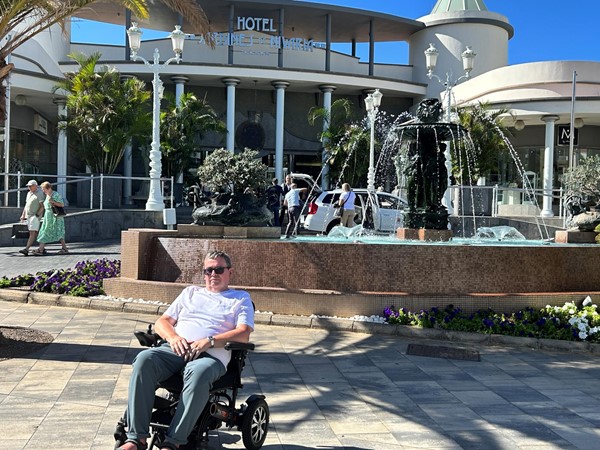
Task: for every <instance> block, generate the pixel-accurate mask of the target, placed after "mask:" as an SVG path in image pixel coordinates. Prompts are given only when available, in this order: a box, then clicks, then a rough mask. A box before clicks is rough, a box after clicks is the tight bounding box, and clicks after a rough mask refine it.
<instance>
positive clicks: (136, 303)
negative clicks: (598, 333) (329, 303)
mask: <svg viewBox="0 0 600 450" xmlns="http://www.w3.org/2000/svg"><path fill="white" fill-rule="evenodd" d="M0 301H11V302H17V303H28V304H33V305H45V306H65V307H70V308H82V309H95V310H102V311H115V312H126V313H136V314H153V315H157V316H158V315H161V314H162V313H163V312H164V311H166V309H167V308H168V306H169V305H168V304H165V303H162V302H149V301H146V300H143V299H122V298H115V297H109V296H95V297H73V296H70V295H60V294H49V293H45V292H30V291H23V290H19V289H0ZM381 320H382V318H381V317H378V316H370V317H367V316H355V317H352V318H340V317H328V316H315V315H312V316H297V315H285V314H273V313H271V312H260V311H257V312H256V314H255V317H254V321H255V323H257V324H262V325H276V326H284V327H299V328H314V329H325V330H330V331H349V332H355V333H365V334H383V335H389V336H402V337H408V338H414V339H432V340H438V341H449V342H455V343H460V344H463V345H490V346H494V345H502V346H510V347H520V348H529V349H531V350H548V351H566V352H578V353H581V352H588V353H593V354H600V343H592V342H580V341H576V342H573V341H562V340H558V339H538V338H530V337H517V336H504V335H499V334H480V333H468V332H464V331H452V330H439V329H434V328H418V327H415V326H409V325H390V324H388V323H385V322H381Z"/></svg>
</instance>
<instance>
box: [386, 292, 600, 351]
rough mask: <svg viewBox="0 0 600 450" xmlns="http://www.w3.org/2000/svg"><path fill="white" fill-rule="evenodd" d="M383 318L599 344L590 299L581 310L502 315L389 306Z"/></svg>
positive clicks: (599, 323)
mask: <svg viewBox="0 0 600 450" xmlns="http://www.w3.org/2000/svg"><path fill="white" fill-rule="evenodd" d="M383 315H384V317H385V319H386V321H387V322H389V323H391V324H400V325H414V326H420V327H423V328H441V329H445V330H455V331H469V332H475V333H488V334H503V335H508V336H525V337H535V338H547V339H561V340H568V341H590V342H600V314H599V313H598V311H597V306H596V305H595V304H593V303H592V300H591V299H590V298H589V297H586V299H585V300H584V301H583V304H582V306H581V307H578V306H577V305H575V303H572V302H568V303H565V304H564V305H563V306H550V305H547V306H546V307H545V308H541V309H539V310H535V309H533V308H525V309H524V310H522V311H518V312H516V313H512V314H499V313H496V312H494V311H493V310H491V309H485V310H479V311H477V312H475V313H473V314H466V313H464V312H463V311H462V310H461V309H460V308H455V307H454V306H453V305H448V306H447V307H446V308H444V309H439V308H431V309H430V310H427V311H425V310H421V311H419V312H418V313H413V312H409V311H407V310H406V309H405V308H402V309H401V310H396V309H395V308H394V307H393V306H390V307H388V308H386V309H385V310H384V312H383Z"/></svg>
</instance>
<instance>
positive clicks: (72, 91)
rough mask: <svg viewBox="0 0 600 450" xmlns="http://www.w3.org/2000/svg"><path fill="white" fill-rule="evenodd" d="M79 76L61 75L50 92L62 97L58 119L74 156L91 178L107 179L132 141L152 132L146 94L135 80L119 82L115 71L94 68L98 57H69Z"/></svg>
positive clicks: (108, 68)
mask: <svg viewBox="0 0 600 450" xmlns="http://www.w3.org/2000/svg"><path fill="white" fill-rule="evenodd" d="M69 57H71V58H72V59H74V60H75V61H76V62H77V63H78V64H79V66H80V70H79V71H78V72H75V73H69V74H67V75H66V79H65V80H64V81H62V82H61V83H59V84H58V85H57V86H56V87H55V90H58V89H62V90H65V91H67V92H68V94H67V97H66V98H67V101H66V106H67V116H66V117H64V118H61V119H63V122H62V123H63V124H64V125H62V126H64V128H65V129H66V130H67V133H68V137H69V142H70V143H71V144H72V147H73V149H74V151H75V153H76V154H77V155H78V156H79V157H80V158H81V159H82V160H83V161H84V162H85V163H86V164H87V165H88V166H90V168H91V170H92V172H94V173H103V174H108V175H110V174H112V173H113V172H114V171H115V169H116V168H117V166H118V164H119V162H120V161H121V159H122V158H123V155H124V153H125V147H126V146H127V144H128V143H129V142H130V140H131V139H134V138H138V137H142V136H144V135H147V134H148V132H149V130H150V128H151V115H150V112H149V111H150V96H151V94H150V92H149V91H147V90H146V89H145V83H144V82H143V81H141V80H138V79H136V78H127V79H125V80H121V74H120V73H119V72H118V71H117V70H116V69H114V68H111V67H108V66H103V67H101V68H100V69H99V70H98V69H97V68H96V64H97V63H98V60H99V59H100V57H101V54H100V53H93V54H92V55H90V56H86V55H83V54H81V53H75V54H71V55H69Z"/></svg>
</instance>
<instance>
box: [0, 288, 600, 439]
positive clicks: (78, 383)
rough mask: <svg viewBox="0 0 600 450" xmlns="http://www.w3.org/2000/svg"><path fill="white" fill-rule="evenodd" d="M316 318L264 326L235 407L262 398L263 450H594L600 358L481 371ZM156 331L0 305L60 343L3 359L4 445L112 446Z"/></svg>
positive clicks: (489, 364)
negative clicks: (135, 363) (132, 381)
mask: <svg viewBox="0 0 600 450" xmlns="http://www.w3.org/2000/svg"><path fill="white" fill-rule="evenodd" d="M61 298H64V297H61ZM79 308H84V307H83V306H82V305H80V306H79ZM273 317H275V316H273ZM296 319H297V318H296ZM296 319H294V320H296ZM306 319H307V318H301V320H297V321H296V322H295V323H294V324H293V325H290V326H285V327H281V326H274V325H267V324H257V329H256V333H254V334H253V336H252V338H253V341H255V342H256V343H257V348H256V350H255V351H254V352H252V353H251V355H250V358H249V360H248V365H247V367H246V369H247V370H246V371H245V372H244V384H245V386H244V389H243V390H242V391H241V392H240V396H239V398H238V402H241V401H243V400H244V399H245V398H247V396H249V395H250V394H253V393H260V394H264V395H266V399H267V402H268V403H269V406H270V408H271V412H272V416H271V417H272V423H271V426H270V429H269V435H268V438H267V441H266V443H265V448H269V449H270V450H284V449H302V450H305V449H309V448H340V449H341V448H344V447H345V448H357V449H358V448H360V449H374V450H378V449H385V450H393V449H401V448H415V449H416V448H419V449H423V448H425V449H427V448H431V449H460V448H464V449H478V448H482V449H487V448H499V449H502V448H511V449H512V448H525V449H527V450H535V449H545V450H547V449H553V448H560V449H588V448H589V449H592V448H595V447H597V445H596V443H597V442H598V438H599V437H600V436H599V435H598V427H599V426H600V415H599V413H598V409H599V408H598V405H600V392H598V389H597V387H598V379H600V360H598V358H597V356H596V355H594V354H592V353H587V354H586V353H581V352H565V351H562V350H561V351H558V350H556V351H550V350H539V349H536V350H531V349H529V348H526V347H525V348H522V347H511V346H506V347H486V346H484V345H485V344H483V343H470V344H468V345H469V348H475V349H476V350H478V351H479V352H480V354H481V361H479V362H469V361H457V360H442V359H439V358H427V357H413V356H407V355H406V354H405V352H406V348H407V345H408V344H409V343H415V342H416V343H423V344H427V345H430V344H431V343H432V342H433V343H436V342H438V343H439V345H448V342H449V341H447V340H445V341H432V340H430V339H422V337H419V338H417V339H415V337H414V336H412V337H410V338H406V337H402V336H390V335H368V334H363V333H356V332H354V331H340V330H335V329H311V328H308V327H309V325H310V320H306ZM155 320H156V315H155V314H154V312H148V313H147V312H146V311H143V310H140V311H130V312H127V313H125V312H118V311H108V310H103V311H100V310H95V309H75V308H72V307H63V306H49V305H35V304H24V303H17V302H12V301H11V302H6V301H0V323H1V324H5V323H10V324H11V325H14V324H18V325H19V326H31V327H34V328H38V329H43V330H52V333H53V336H56V337H55V341H54V342H53V343H52V344H51V345H49V346H48V347H46V348H45V349H44V351H43V352H38V353H36V354H35V355H34V356H31V357H26V358H15V359H12V360H6V361H0V373H2V376H1V377H0V422H1V423H2V424H3V429H4V427H6V426H8V427H10V430H11V436H10V437H9V438H10V439H9V440H6V439H3V441H2V442H3V444H5V445H6V446H7V448H24V447H25V444H24V442H27V444H26V447H25V448H27V449H28V450H30V449H33V450H38V449H39V450H42V449H43V450H47V449H54V448H55V449H60V450H69V449H79V448H89V449H94V450H101V449H102V450H103V449H105V448H112V446H113V445H114V439H113V438H112V431H113V428H114V425H115V423H116V421H117V420H118V418H119V417H120V416H121V415H122V413H123V411H124V408H125V404H126V399H127V386H128V380H129V376H130V374H131V361H132V359H133V357H134V356H135V354H137V353H138V352H139V351H140V350H141V347H139V344H138V343H137V340H136V339H135V338H134V337H133V336H132V332H133V331H134V330H136V329H144V328H145V327H146V326H147V324H149V323H153V322H154V321H155ZM286 320H288V319H285V320H283V321H282V323H287V322H286ZM302 321H303V322H304V323H303V325H302V326H300V323H301V322H302ZM255 337H256V340H254V338H255ZM426 337H430V336H426ZM32 405H35V407H32ZM15 417H19V419H18V420H16V419H15ZM65 420H66V421H68V422H69V424H70V429H69V433H65V431H64V423H65ZM65 434H68V436H66V437H65ZM206 448H207V449H215V450H216V449H223V448H228V449H243V448H244V447H243V443H242V440H241V436H240V433H239V432H237V431H236V430H226V429H219V430H216V431H214V432H212V433H211V439H210V441H209V443H208V445H207V447H206Z"/></svg>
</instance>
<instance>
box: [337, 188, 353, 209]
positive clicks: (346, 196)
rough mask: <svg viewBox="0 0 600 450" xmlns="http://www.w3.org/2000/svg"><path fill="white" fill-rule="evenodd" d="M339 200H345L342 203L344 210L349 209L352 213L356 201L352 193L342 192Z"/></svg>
mask: <svg viewBox="0 0 600 450" xmlns="http://www.w3.org/2000/svg"><path fill="white" fill-rule="evenodd" d="M340 200H342V201H343V200H346V201H345V202H344V209H351V210H353V211H354V200H356V194H355V193H354V192H352V191H349V192H346V191H344V192H342V193H341V195H340Z"/></svg>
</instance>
